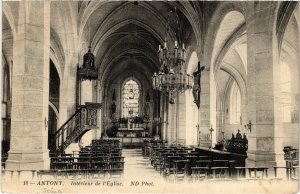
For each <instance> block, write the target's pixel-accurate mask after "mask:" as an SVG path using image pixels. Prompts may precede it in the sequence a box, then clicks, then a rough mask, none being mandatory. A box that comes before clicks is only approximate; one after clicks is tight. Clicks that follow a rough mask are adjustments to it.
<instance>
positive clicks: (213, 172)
mask: <svg viewBox="0 0 300 194" xmlns="http://www.w3.org/2000/svg"><path fill="white" fill-rule="evenodd" d="M143 151H144V152H143V154H144V155H146V156H148V157H149V159H150V161H151V164H152V166H153V167H154V168H155V169H156V170H159V171H160V173H161V174H163V175H164V176H168V175H171V174H173V175H175V177H186V176H188V177H190V178H193V179H195V180H196V179H218V178H223V179H233V178H241V177H245V176H246V171H247V170H248V171H249V176H250V177H253V178H264V177H267V176H268V168H266V167H253V168H250V167H247V168H246V167H244V166H237V165H238V164H239V163H238V162H237V161H235V160H230V159H216V158H212V155H200V154H199V152H198V151H195V149H194V148H190V147H185V146H181V145H177V146H166V144H164V143H149V142H147V143H146V144H145V145H144V149H143ZM257 172H260V173H257ZM179 175H183V176H179Z"/></svg>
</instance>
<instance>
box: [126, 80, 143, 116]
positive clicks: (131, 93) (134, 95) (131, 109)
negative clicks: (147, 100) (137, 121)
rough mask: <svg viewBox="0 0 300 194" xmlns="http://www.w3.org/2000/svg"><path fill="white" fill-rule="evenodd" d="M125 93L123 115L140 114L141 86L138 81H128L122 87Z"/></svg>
mask: <svg viewBox="0 0 300 194" xmlns="http://www.w3.org/2000/svg"><path fill="white" fill-rule="evenodd" d="M122 94H123V109H122V115H123V117H134V116H139V98H140V88H139V85H138V83H137V82H136V81H134V80H129V81H127V82H126V83H125V84H124V85H123V88H122Z"/></svg>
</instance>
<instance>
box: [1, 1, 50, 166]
mask: <svg viewBox="0 0 300 194" xmlns="http://www.w3.org/2000/svg"><path fill="white" fill-rule="evenodd" d="M25 7H26V9H25ZM24 10H26V13H24ZM27 11H28V12H27ZM19 14H20V15H19V17H20V21H19V23H18V33H17V35H16V37H15V39H14V53H13V61H14V66H13V79H12V80H13V82H12V93H13V98H12V114H11V143H10V151H9V152H8V154H9V155H8V159H7V161H6V169H12V170H28V169H30V170H40V169H48V168H49V167H50V160H49V150H48V126H47V121H48V101H49V51H50V2H42V1H39V2H26V1H25V2H20V7H19Z"/></svg>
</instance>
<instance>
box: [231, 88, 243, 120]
mask: <svg viewBox="0 0 300 194" xmlns="http://www.w3.org/2000/svg"><path fill="white" fill-rule="evenodd" d="M229 111H230V123H231V124H239V123H240V118H241V93H240V89H239V87H238V85H237V84H236V82H233V84H232V87H231V93H230V110H229Z"/></svg>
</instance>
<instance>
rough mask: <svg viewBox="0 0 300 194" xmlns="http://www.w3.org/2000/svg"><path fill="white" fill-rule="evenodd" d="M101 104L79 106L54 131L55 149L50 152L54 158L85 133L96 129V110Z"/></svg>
mask: <svg viewBox="0 0 300 194" xmlns="http://www.w3.org/2000/svg"><path fill="white" fill-rule="evenodd" d="M101 106H102V105H101V103H89V104H87V105H81V106H80V107H79V108H78V109H77V110H76V112H75V113H74V114H73V115H72V116H71V117H70V118H69V119H68V120H67V121H66V122H65V123H64V124H63V125H62V126H61V127H60V128H59V130H57V131H56V133H55V135H54V137H55V145H56V146H55V148H54V149H53V150H52V152H54V154H55V155H56V156H59V155H61V154H63V153H64V152H65V150H66V148H67V147H68V146H69V145H70V144H71V143H75V142H77V141H78V140H79V139H80V138H81V137H82V136H83V135H84V134H85V133H86V132H87V131H89V130H91V129H93V128H97V127H98V125H97V118H98V116H97V115H98V112H99V111H98V110H99V109H101Z"/></svg>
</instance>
